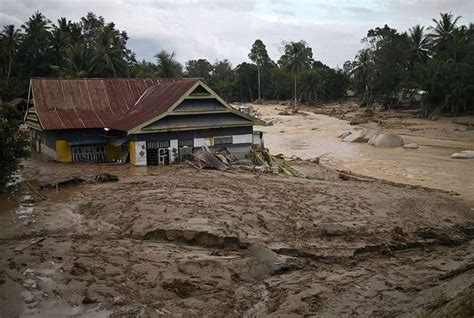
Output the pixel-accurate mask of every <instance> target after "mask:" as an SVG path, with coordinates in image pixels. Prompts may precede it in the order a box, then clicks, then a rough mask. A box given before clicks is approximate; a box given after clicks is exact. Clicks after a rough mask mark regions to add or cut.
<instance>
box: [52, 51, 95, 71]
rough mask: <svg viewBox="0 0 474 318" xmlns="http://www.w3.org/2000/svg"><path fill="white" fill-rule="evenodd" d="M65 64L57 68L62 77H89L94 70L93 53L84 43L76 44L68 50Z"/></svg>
mask: <svg viewBox="0 0 474 318" xmlns="http://www.w3.org/2000/svg"><path fill="white" fill-rule="evenodd" d="M65 53H66V54H65V56H64V63H63V65H62V66H55V67H54V68H56V69H58V70H59V73H60V75H61V76H65V77H78V78H82V77H87V76H90V74H91V73H92V71H93V69H94V64H93V62H92V61H93V55H92V51H91V50H90V49H88V48H87V47H86V46H85V45H84V43H75V44H73V45H71V46H70V47H69V48H68V49H66V52H65Z"/></svg>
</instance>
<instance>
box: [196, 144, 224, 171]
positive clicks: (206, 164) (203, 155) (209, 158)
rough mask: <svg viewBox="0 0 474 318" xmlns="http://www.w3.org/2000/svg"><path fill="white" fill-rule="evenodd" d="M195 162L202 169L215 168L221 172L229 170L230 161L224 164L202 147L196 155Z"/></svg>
mask: <svg viewBox="0 0 474 318" xmlns="http://www.w3.org/2000/svg"><path fill="white" fill-rule="evenodd" d="M222 156H223V155H222ZM194 160H195V161H196V162H197V164H198V166H199V167H200V168H214V169H217V170H220V171H224V170H227V169H229V164H228V161H227V164H226V163H224V162H223V161H221V159H220V158H219V157H218V156H217V155H215V154H213V153H212V152H210V151H209V149H207V148H205V147H202V148H201V149H199V150H198V151H197V152H196V153H195V154H194Z"/></svg>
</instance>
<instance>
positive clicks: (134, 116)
mask: <svg viewBox="0 0 474 318" xmlns="http://www.w3.org/2000/svg"><path fill="white" fill-rule="evenodd" d="M196 81H198V79H194V80H187V81H181V82H174V83H166V84H160V85H153V86H151V87H150V88H149V89H148V90H147V91H146V92H145V93H144V94H143V95H142V97H141V98H140V100H139V101H138V102H137V103H136V105H135V106H134V107H133V109H131V110H130V112H129V113H128V114H126V115H125V116H123V118H121V119H120V120H118V121H116V122H115V123H114V124H113V125H112V126H111V127H112V128H114V129H118V130H124V131H128V130H130V129H132V128H134V127H137V126H138V125H140V124H143V123H145V122H147V121H148V120H150V119H153V118H155V117H157V116H159V115H161V114H163V113H164V112H166V111H167V110H168V109H169V108H170V107H171V106H173V104H175V103H176V102H177V101H178V100H179V99H180V98H181V97H182V96H183V95H184V93H186V92H187V91H188V90H189V89H190V88H191V87H192V86H193V85H194V84H195V83H196Z"/></svg>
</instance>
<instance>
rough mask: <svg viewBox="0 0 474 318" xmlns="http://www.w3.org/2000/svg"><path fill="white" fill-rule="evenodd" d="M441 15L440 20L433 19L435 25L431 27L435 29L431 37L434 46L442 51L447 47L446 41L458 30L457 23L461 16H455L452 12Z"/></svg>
mask: <svg viewBox="0 0 474 318" xmlns="http://www.w3.org/2000/svg"><path fill="white" fill-rule="evenodd" d="M440 17H441V18H440V19H439V20H436V19H433V22H434V23H435V26H434V27H430V29H431V30H432V31H433V32H432V34H431V39H432V41H433V44H434V46H435V47H436V48H437V49H438V50H440V51H442V50H444V49H445V47H446V43H447V42H448V41H449V40H450V39H451V38H452V36H453V32H454V31H455V30H456V23H457V22H458V20H459V19H460V18H461V17H460V16H458V17H456V18H454V17H453V14H452V13H451V12H450V13H440Z"/></svg>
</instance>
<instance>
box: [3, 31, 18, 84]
mask: <svg viewBox="0 0 474 318" xmlns="http://www.w3.org/2000/svg"><path fill="white" fill-rule="evenodd" d="M1 36H2V39H3V40H4V41H5V45H6V48H7V51H8V71H7V80H8V79H9V78H10V74H11V70H12V64H13V58H14V56H15V54H16V50H17V47H18V44H19V42H20V38H21V34H20V30H19V29H16V28H15V26H14V25H13V24H9V25H5V26H4V27H3V32H2V33H1Z"/></svg>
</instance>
